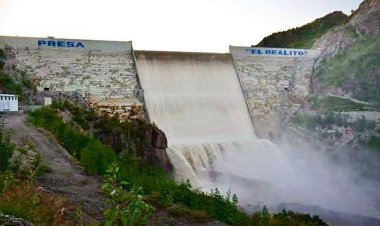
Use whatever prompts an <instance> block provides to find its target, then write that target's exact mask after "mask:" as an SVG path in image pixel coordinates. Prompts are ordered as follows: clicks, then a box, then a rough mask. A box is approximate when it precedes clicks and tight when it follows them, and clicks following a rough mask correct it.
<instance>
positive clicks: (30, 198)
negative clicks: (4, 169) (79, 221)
mask: <svg viewBox="0 0 380 226" xmlns="http://www.w3.org/2000/svg"><path fill="white" fill-rule="evenodd" d="M69 208H70V207H69V206H68V205H67V203H66V202H65V200H64V199H63V198H61V197H57V196H54V195H53V194H50V193H47V192H42V191H40V190H39V188H38V187H34V186H33V185H31V184H29V183H27V182H22V183H16V184H13V185H11V186H9V188H8V189H7V190H6V191H5V192H4V193H2V194H1V196H0V211H1V212H3V213H4V214H8V215H12V216H15V217H18V218H22V219H25V220H28V221H30V222H33V223H34V224H35V225H41V226H51V225H74V222H71V221H70V220H68V218H67V216H66V215H65V214H64V213H63V212H62V210H65V209H69Z"/></svg>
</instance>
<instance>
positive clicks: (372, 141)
mask: <svg viewBox="0 0 380 226" xmlns="http://www.w3.org/2000/svg"><path fill="white" fill-rule="evenodd" d="M366 146H367V148H368V149H369V150H372V151H377V152H379V151H380V137H379V136H372V137H370V138H369V140H368V141H367V142H366Z"/></svg>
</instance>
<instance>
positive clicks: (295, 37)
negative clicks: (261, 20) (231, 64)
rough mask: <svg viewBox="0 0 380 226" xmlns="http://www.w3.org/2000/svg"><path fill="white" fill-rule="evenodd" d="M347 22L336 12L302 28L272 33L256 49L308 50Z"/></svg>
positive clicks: (347, 18) (343, 16)
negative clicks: (325, 35)
mask: <svg viewBox="0 0 380 226" xmlns="http://www.w3.org/2000/svg"><path fill="white" fill-rule="evenodd" d="M348 21H349V17H348V16H347V15H346V14H344V13H342V12H340V11H336V12H333V13H330V14H328V15H326V16H324V17H321V18H319V19H316V20H315V21H313V22H311V23H308V24H306V25H304V26H301V27H297V28H293V29H289V30H287V31H281V32H277V33H273V34H271V35H270V36H268V37H265V38H264V39H263V40H262V41H261V42H260V43H259V44H257V45H256V46H258V47H284V48H310V47H312V46H313V44H314V42H315V41H316V40H317V39H318V38H320V37H321V36H322V35H323V34H325V33H326V32H328V31H329V30H330V29H332V28H334V27H337V26H339V25H342V24H345V23H347V22H348Z"/></svg>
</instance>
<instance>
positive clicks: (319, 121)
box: [292, 111, 376, 132]
mask: <svg viewBox="0 0 380 226" xmlns="http://www.w3.org/2000/svg"><path fill="white" fill-rule="evenodd" d="M292 122H293V123H294V124H295V125H298V126H300V127H303V128H306V129H308V130H310V131H313V132H315V131H317V130H318V129H331V128H333V126H337V127H345V128H347V127H351V128H353V129H354V131H356V132H364V131H365V130H374V129H375V128H376V121H373V120H367V119H366V118H365V117H364V116H363V117H362V118H360V119H356V120H353V121H350V120H349V119H348V116H347V115H345V114H341V113H334V112H332V111H327V112H324V113H322V114H307V113H298V114H297V115H296V116H295V117H294V119H293V121H292Z"/></svg>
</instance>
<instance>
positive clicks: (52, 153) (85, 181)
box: [3, 113, 104, 222]
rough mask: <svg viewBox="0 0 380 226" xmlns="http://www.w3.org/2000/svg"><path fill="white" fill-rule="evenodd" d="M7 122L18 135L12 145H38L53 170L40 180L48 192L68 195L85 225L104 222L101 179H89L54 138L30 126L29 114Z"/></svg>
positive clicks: (9, 117) (10, 116)
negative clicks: (79, 208)
mask: <svg viewBox="0 0 380 226" xmlns="http://www.w3.org/2000/svg"><path fill="white" fill-rule="evenodd" d="M3 118H4V126H5V128H6V129H8V130H11V131H13V132H14V133H13V134H12V138H11V140H12V142H13V143H15V144H18V145H23V144H24V143H25V140H31V141H32V142H33V143H34V144H35V145H36V151H37V152H39V154H40V155H41V156H42V157H43V162H44V164H46V165H47V166H49V167H50V169H51V172H48V173H44V174H43V175H42V176H40V177H39V178H37V182H38V183H39V185H40V186H42V187H43V188H44V189H45V190H47V191H50V192H53V193H56V194H62V195H65V196H66V197H68V199H69V200H70V201H72V202H73V203H75V204H80V205H81V206H82V209H83V211H84V212H85V213H86V214H85V218H86V219H85V221H87V222H92V221H94V220H95V219H96V220H98V221H99V220H101V219H102V215H101V213H102V212H103V210H104V199H103V197H102V195H101V194H100V192H99V191H100V181H99V179H98V178H96V177H92V176H88V175H86V174H85V173H84V172H83V168H82V167H81V166H80V165H79V163H77V161H75V160H74V159H73V158H72V157H71V155H70V154H69V153H67V151H66V150H65V149H64V148H63V147H62V146H61V145H60V144H59V143H58V142H57V141H56V139H55V138H54V137H53V135H51V134H50V133H48V132H46V131H43V130H41V129H37V128H34V127H33V126H30V125H27V124H26V123H25V120H26V115H25V114H22V113H14V114H5V115H4V116H3Z"/></svg>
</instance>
